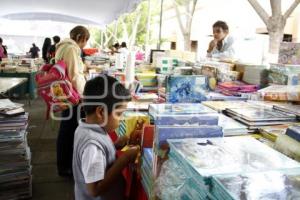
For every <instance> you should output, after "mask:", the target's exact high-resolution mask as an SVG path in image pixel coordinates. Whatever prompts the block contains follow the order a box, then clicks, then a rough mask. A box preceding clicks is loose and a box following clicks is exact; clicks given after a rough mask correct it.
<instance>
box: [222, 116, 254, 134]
mask: <svg viewBox="0 0 300 200" xmlns="http://www.w3.org/2000/svg"><path fill="white" fill-rule="evenodd" d="M218 117H219V126H220V127H222V129H223V133H224V136H225V137H226V136H236V135H245V134H248V129H247V126H245V125H244V124H242V123H240V122H238V121H236V120H234V119H232V118H230V117H227V116H225V115H223V114H219V115H218Z"/></svg>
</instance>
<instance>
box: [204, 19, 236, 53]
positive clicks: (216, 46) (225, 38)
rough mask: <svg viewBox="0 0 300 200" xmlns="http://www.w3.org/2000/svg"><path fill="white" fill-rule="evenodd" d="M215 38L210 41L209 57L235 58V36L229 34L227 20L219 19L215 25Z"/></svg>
mask: <svg viewBox="0 0 300 200" xmlns="http://www.w3.org/2000/svg"><path fill="white" fill-rule="evenodd" d="M213 36H214V39H213V40H212V41H211V42H210V43H209V46H208V49H207V57H213V58H233V57H234V54H235V52H234V47H233V43H234V40H233V38H232V37H231V36H230V35H229V28H228V25H227V24H226V22H223V21H217V22H216V23H214V25H213Z"/></svg>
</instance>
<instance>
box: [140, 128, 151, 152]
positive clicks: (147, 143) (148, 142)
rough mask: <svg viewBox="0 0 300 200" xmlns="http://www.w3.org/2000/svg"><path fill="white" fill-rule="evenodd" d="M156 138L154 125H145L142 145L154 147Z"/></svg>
mask: <svg viewBox="0 0 300 200" xmlns="http://www.w3.org/2000/svg"><path fill="white" fill-rule="evenodd" d="M153 138H154V125H145V126H144V129H143V133H142V147H143V148H152V147H153Z"/></svg>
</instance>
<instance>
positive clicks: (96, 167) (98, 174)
mask: <svg viewBox="0 0 300 200" xmlns="http://www.w3.org/2000/svg"><path fill="white" fill-rule="evenodd" d="M81 161H82V162H81V166H82V173H83V177H84V180H85V183H95V182H97V181H100V180H103V179H104V175H105V169H106V165H107V163H106V159H105V155H104V154H103V151H102V150H101V149H99V148H98V147H97V146H96V145H94V144H90V145H88V146H87V147H86V148H85V149H84V151H83V154H82V159H81Z"/></svg>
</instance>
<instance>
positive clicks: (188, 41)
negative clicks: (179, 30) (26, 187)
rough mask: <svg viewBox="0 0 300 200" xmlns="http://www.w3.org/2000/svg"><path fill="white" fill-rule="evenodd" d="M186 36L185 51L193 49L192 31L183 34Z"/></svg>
mask: <svg viewBox="0 0 300 200" xmlns="http://www.w3.org/2000/svg"><path fill="white" fill-rule="evenodd" d="M183 38H184V50H185V51H190V50H191V33H190V32H188V33H185V34H184V35H183Z"/></svg>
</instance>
